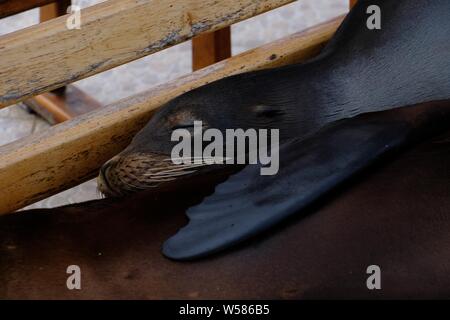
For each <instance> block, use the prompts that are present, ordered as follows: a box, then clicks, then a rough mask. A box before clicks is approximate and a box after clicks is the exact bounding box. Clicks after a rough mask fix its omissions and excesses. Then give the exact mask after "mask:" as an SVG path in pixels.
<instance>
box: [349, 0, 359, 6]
mask: <svg viewBox="0 0 450 320" xmlns="http://www.w3.org/2000/svg"><path fill="white" fill-rule="evenodd" d="M356 1H358V0H350V8H352V7H353V6H354V5H355V4H356Z"/></svg>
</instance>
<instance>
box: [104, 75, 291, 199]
mask: <svg viewBox="0 0 450 320" xmlns="http://www.w3.org/2000/svg"><path fill="white" fill-rule="evenodd" d="M246 79H247V81H245V82H243V81H242V80H241V79H239V78H236V77H230V78H226V79H223V80H220V81H217V82H214V83H211V84H209V85H206V86H203V87H200V88H198V89H195V90H192V91H190V92H187V93H185V94H183V95H181V96H179V97H177V98H175V99H173V100H172V101H170V102H168V103H167V104H166V105H164V106H163V107H162V108H160V109H159V110H158V111H157V112H156V113H155V114H154V116H153V117H152V119H151V120H150V121H149V122H148V124H147V125H146V126H145V127H144V128H143V129H142V130H141V131H140V132H139V133H138V134H137V135H136V136H135V137H134V139H133V140H132V142H131V143H130V145H129V146H128V147H127V148H126V149H125V150H124V151H123V152H121V153H120V154H118V155H117V156H115V157H114V158H112V159H111V160H110V161H108V162H107V163H105V164H104V165H103V167H102V168H101V170H100V175H99V178H98V185H99V189H100V191H101V192H102V193H103V194H105V195H108V196H121V195H124V194H127V193H129V192H134V191H138V190H142V189H149V188H156V187H157V188H158V190H161V189H169V190H172V189H174V188H183V187H185V186H186V185H189V187H191V184H192V183H193V182H194V181H197V180H198V179H200V178H204V177H205V176H208V175H209V176H211V172H212V171H217V170H218V169H220V170H223V169H224V165H216V164H215V165H208V164H205V163H198V162H196V161H194V160H193V161H192V162H191V164H174V163H173V162H172V159H171V152H172V148H173V147H174V146H175V145H176V144H178V141H171V136H172V132H173V131H174V130H176V129H186V130H188V131H189V132H190V133H191V136H193V134H194V132H193V130H194V121H201V122H202V129H203V130H206V129H209V128H215V129H218V130H220V131H221V132H225V130H226V129H234V128H242V129H246V128H256V129H257V128H268V127H270V126H271V124H273V123H278V122H279V117H282V116H283V113H282V112H278V111H273V110H271V109H270V107H269V106H265V105H264V104H262V103H261V99H260V98H261V97H262V95H263V94H262V93H261V92H260V91H259V90H258V89H256V87H257V84H256V81H252V79H251V77H249V76H248V75H247V78H246ZM259 89H261V88H259ZM227 167H230V166H227ZM227 170H228V169H227ZM194 177H195V179H194ZM187 179H189V184H184V183H183V182H185V181H186V180H187Z"/></svg>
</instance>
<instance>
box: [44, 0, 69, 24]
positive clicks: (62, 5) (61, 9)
mask: <svg viewBox="0 0 450 320" xmlns="http://www.w3.org/2000/svg"><path fill="white" fill-rule="evenodd" d="M70 3H71V0H58V1H57V2H54V3H50V4H48V5H46V6H43V7H41V8H40V9H39V20H40V22H44V21H48V20H51V19H53V18H56V17H59V16H63V15H65V14H66V13H67V8H68V7H69V6H70Z"/></svg>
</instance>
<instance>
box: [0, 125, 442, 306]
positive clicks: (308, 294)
mask: <svg viewBox="0 0 450 320" xmlns="http://www.w3.org/2000/svg"><path fill="white" fill-rule="evenodd" d="M449 165H450V132H447V134H446V135H444V136H441V137H434V138H433V139H431V140H430V141H428V142H426V143H423V144H421V145H419V146H417V147H415V148H414V149H411V150H408V151H406V152H405V153H403V154H401V155H400V156H399V157H397V158H395V160H394V161H388V162H385V163H383V164H382V165H378V166H376V167H374V168H372V170H370V172H366V173H365V174H364V175H362V176H360V177H358V178H357V179H356V180H354V181H353V182H352V183H350V184H348V185H347V186H346V187H345V188H341V189H340V190H339V191H338V192H337V193H334V194H333V195H332V196H331V197H328V198H327V201H325V199H324V200H323V201H321V202H320V203H318V204H317V205H316V206H315V207H314V208H311V209H310V210H309V212H310V213H312V214H310V215H308V216H306V217H303V218H302V219H299V218H296V219H291V220H290V221H289V223H288V224H284V225H283V226H281V227H280V228H278V229H277V230H273V231H272V232H270V233H267V234H265V235H264V236H263V237H259V238H257V239H254V240H253V241H251V242H249V243H246V244H245V245H244V246H241V247H239V248H235V249H233V250H231V251H228V252H224V253H223V254H221V255H218V256H214V257H210V258H208V259H204V260H200V261H196V262H193V263H186V262H183V263H181V262H174V261H171V260H168V259H166V258H164V257H163V256H162V255H161V253H160V247H161V245H162V243H163V241H164V240H165V239H167V237H169V236H170V235H171V234H173V233H174V232H175V231H176V230H177V229H178V228H179V227H181V226H182V225H184V224H185V218H184V215H183V212H184V209H183V206H182V205H180V206H179V207H178V208H175V207H174V201H173V195H171V196H169V198H168V199H167V198H166V199H161V200H160V201H155V200H151V199H150V197H148V195H147V194H146V193H145V192H144V193H139V194H135V195H132V196H129V197H126V198H123V199H121V200H115V199H105V200H101V201H96V202H90V203H85V204H79V205H72V206H68V207H62V208H56V209H46V210H33V211H30V212H23V213H19V214H13V215H10V216H5V217H1V218H0V298H49V299H61V298H105V299H120V298H137V299H147V298H187V299H214V298H226V299H235V298H285V299H295V298H369V299H372V298H374V299H375V298H402V299H404V298H449V297H450V263H449V262H450V233H449V232H448V230H450V216H449V213H450V212H449V210H448V208H449V207H450V189H449V181H450V167H449ZM187 197H188V198H190V197H189V196H187ZM177 198H178V201H177V202H178V204H181V203H182V202H183V195H182V194H178V195H177ZM191 201H192V199H191ZM69 265H78V266H80V268H81V286H82V290H73V291H70V290H68V289H67V287H66V280H67V277H68V276H69V274H67V273H66V269H67V267H68V266H69ZM371 265H377V266H379V267H380V268H381V290H369V289H368V288H367V286H366V282H367V279H368V278H369V276H370V274H367V273H366V271H367V268H368V267H369V266H371Z"/></svg>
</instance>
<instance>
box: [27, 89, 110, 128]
mask: <svg viewBox="0 0 450 320" xmlns="http://www.w3.org/2000/svg"><path fill="white" fill-rule="evenodd" d="M61 89H63V90H61ZM61 89H57V90H54V91H52V92H47V93H43V94H40V95H38V96H36V97H33V98H31V99H28V100H25V101H24V103H25V104H26V105H27V106H28V107H30V108H31V109H33V110H34V111H35V112H37V113H38V114H40V115H41V116H42V117H43V118H44V119H46V120H47V121H48V122H49V123H51V124H56V123H60V122H64V121H67V120H70V119H72V118H75V117H77V116H80V115H82V114H85V113H88V112H90V111H93V110H95V109H98V108H100V107H101V106H102V105H101V104H100V102H98V101H97V100H96V99H94V98H92V97H91V96H89V95H88V94H86V93H84V92H83V91H82V90H80V89H78V88H77V87H76V86H74V85H70V84H69V85H68V86H66V87H64V88H61Z"/></svg>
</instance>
